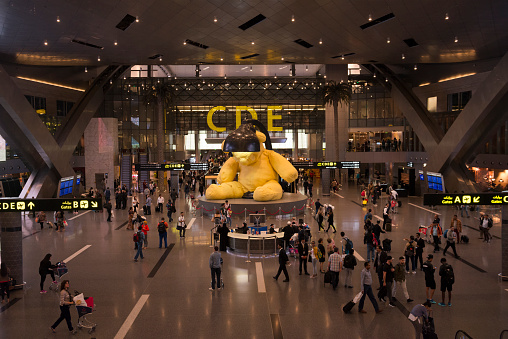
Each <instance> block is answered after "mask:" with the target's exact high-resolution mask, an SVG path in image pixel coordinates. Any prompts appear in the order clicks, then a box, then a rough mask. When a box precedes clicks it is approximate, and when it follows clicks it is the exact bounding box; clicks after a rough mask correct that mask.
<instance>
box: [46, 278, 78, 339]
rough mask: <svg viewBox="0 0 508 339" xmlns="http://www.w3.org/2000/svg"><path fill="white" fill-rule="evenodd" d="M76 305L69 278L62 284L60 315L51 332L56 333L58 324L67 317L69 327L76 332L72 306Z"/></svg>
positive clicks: (73, 332) (72, 331)
mask: <svg viewBox="0 0 508 339" xmlns="http://www.w3.org/2000/svg"><path fill="white" fill-rule="evenodd" d="M71 305H74V301H72V297H71V294H70V293H69V280H64V281H62V283H61V284H60V317H59V318H58V319H57V320H56V321H55V323H54V324H53V325H51V327H50V329H51V332H53V333H56V328H57V326H58V325H59V324H60V323H61V322H62V320H64V319H65V321H66V322H67V328H68V329H69V331H70V332H71V333H72V334H76V330H75V329H74V328H73V327H72V322H71V312H70V306H71Z"/></svg>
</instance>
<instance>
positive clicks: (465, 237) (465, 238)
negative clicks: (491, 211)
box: [460, 235, 469, 244]
mask: <svg viewBox="0 0 508 339" xmlns="http://www.w3.org/2000/svg"><path fill="white" fill-rule="evenodd" d="M460 241H461V242H463V243H464V244H468V243H469V237H468V236H467V235H463V236H461V237H460Z"/></svg>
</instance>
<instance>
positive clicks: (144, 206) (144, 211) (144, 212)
mask: <svg viewBox="0 0 508 339" xmlns="http://www.w3.org/2000/svg"><path fill="white" fill-rule="evenodd" d="M143 214H144V215H146V205H143Z"/></svg>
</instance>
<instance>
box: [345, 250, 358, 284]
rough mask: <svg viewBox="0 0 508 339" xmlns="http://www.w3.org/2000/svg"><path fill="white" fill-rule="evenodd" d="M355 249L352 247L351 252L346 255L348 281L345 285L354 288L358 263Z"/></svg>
mask: <svg viewBox="0 0 508 339" xmlns="http://www.w3.org/2000/svg"><path fill="white" fill-rule="evenodd" d="M354 253H355V250H354V249H351V250H350V251H349V254H347V255H346V256H345V257H344V270H345V271H346V279H345V280H346V282H345V285H344V287H348V288H353V282H352V280H353V270H354V269H355V266H356V265H358V262H357V261H356V258H355V256H354Z"/></svg>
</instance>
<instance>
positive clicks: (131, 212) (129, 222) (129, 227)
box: [126, 207, 134, 230]
mask: <svg viewBox="0 0 508 339" xmlns="http://www.w3.org/2000/svg"><path fill="white" fill-rule="evenodd" d="M133 218H134V210H133V209H132V207H130V208H129V219H128V221H127V227H126V229H128V230H133V229H134V225H132V219H133Z"/></svg>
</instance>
